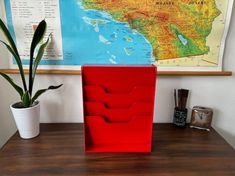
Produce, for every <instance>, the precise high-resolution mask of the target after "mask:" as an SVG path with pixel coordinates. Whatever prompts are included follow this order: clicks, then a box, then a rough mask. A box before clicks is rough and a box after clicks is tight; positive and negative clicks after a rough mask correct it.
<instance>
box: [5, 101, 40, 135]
mask: <svg viewBox="0 0 235 176" xmlns="http://www.w3.org/2000/svg"><path fill="white" fill-rule="evenodd" d="M19 107H20V103H14V104H12V105H11V107H10V108H11V111H12V114H13V116H14V119H15V122H16V126H17V129H18V131H19V133H20V137H21V138H23V139H30V138H33V137H36V136H38V135H39V129H40V128H39V124H40V123H39V120H40V104H39V102H36V103H35V105H34V106H32V107H29V108H19Z"/></svg>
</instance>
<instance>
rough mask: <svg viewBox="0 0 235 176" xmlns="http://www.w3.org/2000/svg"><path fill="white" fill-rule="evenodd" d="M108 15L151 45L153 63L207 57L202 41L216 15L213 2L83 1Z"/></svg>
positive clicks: (205, 37) (204, 43)
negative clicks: (141, 36) (135, 31)
mask: <svg viewBox="0 0 235 176" xmlns="http://www.w3.org/2000/svg"><path fill="white" fill-rule="evenodd" d="M82 5H83V7H85V8H87V9H96V10H101V11H105V12H108V13H109V14H111V15H112V17H113V18H114V19H115V20H117V21H120V22H128V23H129V25H130V27H131V28H132V29H136V30H137V31H138V32H139V33H141V34H142V35H144V37H145V38H146V39H147V40H148V41H149V42H150V43H151V45H152V47H153V54H154V56H155V58H156V60H164V59H170V58H180V57H187V56H197V55H203V54H207V53H208V52H209V51H210V48H209V47H208V46H207V45H206V39H207V37H208V35H209V34H210V32H211V30H212V23H213V21H214V20H215V18H216V17H217V16H219V15H220V13H221V12H220V11H219V10H218V8H217V6H216V3H215V0H177V1H175V0H83V1H82Z"/></svg>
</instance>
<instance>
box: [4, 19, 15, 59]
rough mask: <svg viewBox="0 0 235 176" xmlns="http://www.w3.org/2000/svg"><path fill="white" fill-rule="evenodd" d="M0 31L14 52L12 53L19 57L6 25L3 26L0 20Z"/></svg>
mask: <svg viewBox="0 0 235 176" xmlns="http://www.w3.org/2000/svg"><path fill="white" fill-rule="evenodd" d="M0 29H2V32H3V34H4V35H5V36H6V38H7V40H8V42H9V43H10V45H11V47H12V49H13V50H14V52H15V53H16V55H18V56H19V54H18V50H17V48H16V45H15V42H14V40H13V39H12V37H11V34H10V32H9V31H8V29H7V27H6V25H5V24H4V22H3V21H2V20H1V19H0Z"/></svg>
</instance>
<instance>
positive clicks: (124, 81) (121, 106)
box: [82, 65, 157, 152]
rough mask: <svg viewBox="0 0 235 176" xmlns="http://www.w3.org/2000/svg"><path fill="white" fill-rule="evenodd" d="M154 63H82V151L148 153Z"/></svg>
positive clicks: (152, 102)
mask: <svg viewBox="0 0 235 176" xmlns="http://www.w3.org/2000/svg"><path fill="white" fill-rule="evenodd" d="M156 73H157V72H156V67H155V66H97V65H96V66H95V65H85V66H82V85H83V105H84V134H85V151H86V152H151V144H152V122H153V112H154V95H155V82H156Z"/></svg>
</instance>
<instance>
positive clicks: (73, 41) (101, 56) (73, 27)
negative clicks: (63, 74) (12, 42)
mask: <svg viewBox="0 0 235 176" xmlns="http://www.w3.org/2000/svg"><path fill="white" fill-rule="evenodd" d="M5 2H6V9H7V8H10V5H9V4H7V3H9V1H5ZM8 10H10V9H8ZM60 14H61V15H60V18H61V30H62V31H61V32H62V45H63V59H62V60H55V59H53V60H49V59H43V60H42V62H41V65H67V66H70V65H83V64H152V63H153V60H154V57H153V53H152V46H151V44H150V43H149V42H148V41H147V40H146V38H145V37H144V36H143V35H141V34H140V33H138V32H137V31H135V30H132V29H130V26H129V25H128V23H124V22H118V21H115V20H114V19H113V18H112V17H111V15H109V14H108V13H106V12H103V11H98V10H94V9H84V8H83V7H82V0H60ZM10 21H11V20H9V19H8V22H10ZM23 63H24V64H26V63H27V60H24V61H23Z"/></svg>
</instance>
